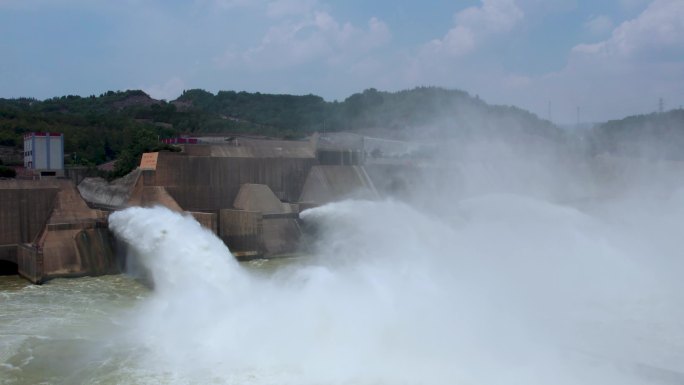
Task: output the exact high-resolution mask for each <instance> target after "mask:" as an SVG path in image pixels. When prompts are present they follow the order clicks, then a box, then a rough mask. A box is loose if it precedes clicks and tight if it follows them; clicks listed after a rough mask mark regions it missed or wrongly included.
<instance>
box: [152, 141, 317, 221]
mask: <svg viewBox="0 0 684 385" xmlns="http://www.w3.org/2000/svg"><path fill="white" fill-rule="evenodd" d="M315 164H316V158H314V157H311V158H227V157H202V156H189V155H186V154H182V153H166V152H162V153H159V158H158V163H157V168H156V171H144V172H143V181H144V185H145V186H163V187H165V188H166V190H167V191H168V192H169V194H170V195H171V196H173V198H174V199H175V200H176V202H178V204H179V205H180V206H181V207H182V208H183V209H185V210H187V211H215V210H220V209H224V208H229V207H232V204H233V201H234V200H235V198H236V196H237V194H238V191H239V190H240V186H241V185H243V184H246V183H256V184H263V185H266V186H268V187H269V188H270V189H271V190H272V191H273V192H274V194H275V195H276V196H277V197H278V198H279V199H280V200H283V201H288V202H296V201H297V200H298V198H299V195H300V194H301V189H302V186H303V184H304V180H305V179H306V177H307V175H308V173H309V170H310V169H311V167H312V166H313V165H315Z"/></svg>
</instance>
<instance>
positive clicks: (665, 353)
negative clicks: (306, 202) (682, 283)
mask: <svg viewBox="0 0 684 385" xmlns="http://www.w3.org/2000/svg"><path fill="white" fill-rule="evenodd" d="M454 210H455V213H456V215H454V216H453V217H452V218H451V219H450V220H446V221H445V220H436V219H434V218H431V217H429V216H426V215H424V214H422V213H420V212H418V211H416V210H414V209H413V208H411V207H410V206H408V205H406V204H403V203H399V202H393V201H388V202H363V201H359V202H354V201H348V202H340V203H335V204H331V205H327V206H324V207H320V208H317V209H313V210H309V211H306V212H304V213H303V214H302V216H303V218H304V219H305V220H307V221H310V222H315V223H316V224H317V226H318V227H319V229H320V238H319V240H318V242H317V245H316V247H315V253H316V257H315V258H314V259H313V261H308V262H307V263H303V262H302V263H295V264H292V265H291V266H289V267H286V268H284V269H283V270H282V271H279V272H278V273H277V274H275V275H274V276H273V277H270V278H268V279H267V278H264V277H261V276H255V275H253V274H250V273H249V272H248V271H246V270H244V269H243V268H242V267H241V266H240V265H239V264H237V263H236V262H235V261H234V258H233V257H232V256H231V255H230V253H229V252H228V250H227V249H226V248H225V246H223V244H222V243H221V242H220V240H218V239H216V238H215V237H214V236H213V234H211V233H210V232H208V231H207V230H205V229H203V228H201V227H200V225H199V224H197V223H196V222H195V221H194V220H193V219H192V217H190V216H182V215H180V214H178V213H173V212H170V211H168V210H166V209H164V208H152V209H142V208H131V209H127V210H124V211H121V212H117V213H114V214H112V215H111V216H110V226H111V228H112V230H113V231H114V232H115V234H116V235H117V237H118V238H119V239H122V240H124V241H125V242H126V243H128V244H129V245H130V248H131V251H132V252H133V254H135V255H136V256H137V258H139V260H140V261H141V263H142V264H144V266H145V267H146V268H147V269H148V270H149V271H150V272H151V276H152V278H153V280H154V286H155V289H154V292H153V293H152V295H151V296H150V298H149V299H148V300H147V301H145V302H144V303H142V304H141V306H140V309H139V311H138V314H137V315H136V316H135V317H134V320H132V321H131V323H132V329H131V333H130V335H129V336H128V337H129V338H130V339H131V343H133V344H141V345H142V346H144V348H145V351H146V352H147V353H146V354H145V356H146V359H145V360H144V361H143V362H141V363H140V365H141V367H142V368H145V370H146V371H148V372H152V373H158V374H159V373H165V374H166V378H167V379H168V380H169V381H171V382H172V381H173V380H177V382H179V383H187V382H195V383H208V382H213V383H235V384H238V383H239V384H245V383H254V384H266V383H272V384H397V383H401V384H488V385H489V384H511V383H519V384H549V383H553V384H618V383H619V384H630V383H634V384H639V383H644V381H645V380H644V377H643V375H644V374H643V373H641V372H640V371H639V370H640V368H648V370H651V369H652V368H656V369H653V372H648V370H646V371H647V372H648V373H647V375H649V376H651V377H648V378H649V379H650V380H651V381H652V382H654V383H658V382H657V381H658V380H659V379H660V377H658V376H659V375H660V373H661V371H660V370H661V369H664V371H665V372H667V371H668V370H674V369H676V366H673V365H674V362H677V360H679V359H682V358H684V355H683V354H682V350H681V349H672V348H671V347H670V348H668V346H665V345H666V344H664V343H663V340H662V338H663V336H664V335H667V336H672V337H674V336H676V335H679V336H681V334H677V333H676V327H675V326H673V325H677V324H678V323H677V322H676V320H681V319H684V318H682V317H681V314H680V313H673V307H671V305H672V304H671V303H670V302H668V301H669V300H670V299H671V298H670V297H669V296H663V295H662V294H663V292H662V291H661V289H662V288H661V287H660V286H659V285H657V284H656V283H655V282H654V280H653V279H652V277H651V276H648V275H645V274H642V273H641V269H640V265H639V260H638V258H633V257H634V255H633V253H632V252H631V250H628V249H625V248H624V247H623V246H624V242H623V241H624V239H622V238H620V237H621V236H622V234H618V235H616V234H615V228H614V227H611V226H608V225H607V224H606V223H605V222H603V221H599V220H596V219H594V218H592V217H591V216H589V215H586V214H583V213H581V212H579V211H577V210H575V209H572V208H568V207H563V206H557V205H553V204H550V203H546V202H542V201H536V200H532V199H529V198H523V197H519V196H512V195H490V196H484V197H480V198H476V199H470V200H467V201H462V202H460V203H458V204H457V206H456V208H455V209H454ZM668 317H670V318H668ZM672 317H674V318H672ZM673 319H674V320H675V321H674V322H673ZM675 341H677V342H675V344H681V343H682V340H681V339H679V340H675ZM677 346H680V347H681V346H682V345H677ZM682 362H684V361H682ZM642 371H643V370H642ZM653 373H655V374H653Z"/></svg>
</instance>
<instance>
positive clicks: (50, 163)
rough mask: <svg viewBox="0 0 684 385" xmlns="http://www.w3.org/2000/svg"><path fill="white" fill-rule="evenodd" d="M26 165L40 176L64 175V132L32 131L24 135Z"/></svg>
mask: <svg viewBox="0 0 684 385" xmlns="http://www.w3.org/2000/svg"><path fill="white" fill-rule="evenodd" d="M24 167H25V168H26V169H28V170H34V171H35V172H36V173H39V174H40V176H63V175H64V134H59V133H54V132H31V133H28V134H25V135H24Z"/></svg>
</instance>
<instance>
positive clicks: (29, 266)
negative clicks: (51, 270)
mask: <svg viewBox="0 0 684 385" xmlns="http://www.w3.org/2000/svg"><path fill="white" fill-rule="evenodd" d="M17 266H18V270H19V275H21V276H22V277H24V278H26V279H28V280H29V281H30V282H32V283H35V284H40V283H42V282H43V277H44V274H43V253H42V251H40V250H38V249H37V248H35V247H34V246H32V245H28V244H21V245H18V246H17Z"/></svg>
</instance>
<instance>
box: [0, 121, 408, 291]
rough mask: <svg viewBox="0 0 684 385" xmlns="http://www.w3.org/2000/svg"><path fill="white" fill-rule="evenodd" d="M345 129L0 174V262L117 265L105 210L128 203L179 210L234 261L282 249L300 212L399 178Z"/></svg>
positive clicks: (121, 261)
mask: <svg viewBox="0 0 684 385" xmlns="http://www.w3.org/2000/svg"><path fill="white" fill-rule="evenodd" d="M345 135H346V136H340V137H342V138H343V140H339V137H335V136H334V135H332V136H328V137H326V140H327V141H326V142H324V141H322V140H319V137H318V135H314V136H313V137H312V138H311V139H310V140H309V141H285V140H268V139H255V138H242V137H239V138H235V137H232V138H224V137H215V138H204V139H203V140H201V141H199V142H198V143H197V144H185V145H181V146H180V147H181V151H180V152H158V153H146V154H144V155H143V158H142V160H141V164H140V167H138V168H137V169H136V170H134V171H133V172H131V173H130V174H128V175H126V176H125V177H123V178H120V179H118V180H115V181H113V182H111V183H108V182H106V181H105V180H103V179H101V178H85V179H83V180H82V181H80V183H78V184H76V183H75V182H74V181H73V180H70V179H57V178H52V179H45V178H44V179H42V180H35V181H34V180H15V181H11V180H3V181H0V206H1V207H0V209H1V210H0V267H2V268H3V270H4V272H5V273H13V272H16V273H17V274H19V275H21V276H23V277H25V278H26V279H28V280H29V281H31V282H33V283H42V282H44V281H45V280H48V279H51V278H56V277H78V276H83V275H102V274H111V273H117V272H120V271H121V270H122V269H123V267H124V265H125V257H124V255H123V254H124V253H123V252H122V251H121V250H119V251H118V252H117V247H116V243H117V242H116V240H115V239H114V238H113V236H112V235H111V234H110V232H109V230H108V228H107V217H108V215H109V213H111V212H113V211H116V210H120V209H123V208H126V207H131V206H148V207H149V206H156V205H162V206H165V207H167V208H169V209H171V210H174V211H178V212H185V213H188V214H189V215H192V216H193V217H194V218H195V219H196V220H197V221H198V222H199V223H200V224H202V226H204V227H205V228H207V229H209V230H210V231H212V232H213V233H214V234H216V235H217V236H218V237H219V238H220V239H221V240H222V241H223V242H224V243H225V244H226V245H227V246H228V248H229V249H230V250H231V252H232V253H233V255H235V256H236V257H237V258H238V259H240V260H247V259H254V258H272V257H278V256H286V255H291V254H292V253H295V252H296V251H297V250H298V246H299V245H298V244H299V239H300V235H301V233H302V230H301V228H300V224H299V222H298V218H299V213H300V212H301V211H302V210H305V209H306V208H310V207H315V206H319V205H322V204H326V203H329V202H333V201H338V200H342V199H346V198H360V199H374V198H377V197H378V196H380V195H385V194H389V193H392V190H396V186H403V185H406V183H407V182H406V181H405V180H403V179H404V178H406V175H410V173H406V172H403V171H405V170H406V169H407V168H408V167H407V166H406V165H405V164H389V165H388V164H367V162H366V158H367V156H366V155H367V154H368V153H369V151H367V149H365V148H364V141H363V137H360V136H354V135H351V137H352V138H354V140H353V141H351V142H350V141H349V140H348V137H349V136H350V134H345ZM331 138H332V139H331Z"/></svg>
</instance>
